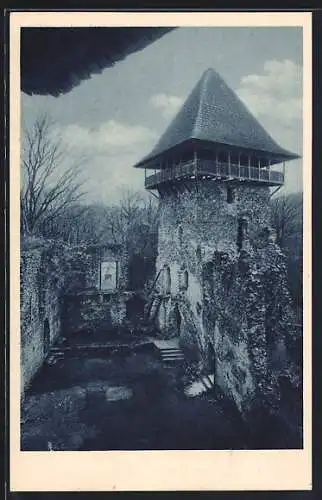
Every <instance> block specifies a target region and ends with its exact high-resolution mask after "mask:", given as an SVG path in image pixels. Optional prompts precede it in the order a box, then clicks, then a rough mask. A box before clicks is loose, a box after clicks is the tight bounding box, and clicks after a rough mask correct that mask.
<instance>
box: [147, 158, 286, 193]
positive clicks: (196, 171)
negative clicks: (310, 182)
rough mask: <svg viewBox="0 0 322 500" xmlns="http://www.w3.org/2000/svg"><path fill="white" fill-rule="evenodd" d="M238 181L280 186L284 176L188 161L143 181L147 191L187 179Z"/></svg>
mask: <svg viewBox="0 0 322 500" xmlns="http://www.w3.org/2000/svg"><path fill="white" fill-rule="evenodd" d="M195 178H198V179H218V180H238V181H249V182H252V183H262V184H266V185H268V186H282V185H283V184H284V174H283V173H282V172H276V171H273V170H270V169H265V168H258V167H249V166H244V165H236V164H234V163H232V164H228V163H222V162H216V161H214V160H200V159H198V160H197V161H196V162H194V161H189V162H186V163H181V164H180V165H176V166H174V167H173V168H171V169H165V170H160V171H158V172H156V173H155V174H153V175H149V176H148V177H146V179H145V187H146V188H147V189H157V187H158V186H159V185H160V184H164V183H168V182H176V181H180V180H189V179H195Z"/></svg>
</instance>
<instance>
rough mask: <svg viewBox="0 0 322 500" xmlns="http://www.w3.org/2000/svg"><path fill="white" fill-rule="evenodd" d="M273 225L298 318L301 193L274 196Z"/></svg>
mask: <svg viewBox="0 0 322 500" xmlns="http://www.w3.org/2000/svg"><path fill="white" fill-rule="evenodd" d="M271 209H272V211H271V213H272V225H273V227H274V228H275V231H276V242H277V243H278V244H279V246H280V247H281V249H282V250H283V252H284V253H285V255H286V258H287V273H288V283H289V289H290V292H291V295H292V299H293V303H294V307H295V309H296V312H297V315H298V320H299V322H300V321H301V320H300V316H301V314H302V300H303V293H302V286H303V278H302V269H303V268H302V259H303V198H302V194H301V193H296V194H290V195H286V194H283V195H282V196H278V197H274V198H273V199H272V201H271Z"/></svg>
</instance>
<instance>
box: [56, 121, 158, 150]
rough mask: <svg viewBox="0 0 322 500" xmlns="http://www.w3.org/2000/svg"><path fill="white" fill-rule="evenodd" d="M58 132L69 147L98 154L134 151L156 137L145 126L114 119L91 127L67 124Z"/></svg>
mask: <svg viewBox="0 0 322 500" xmlns="http://www.w3.org/2000/svg"><path fill="white" fill-rule="evenodd" d="M59 134H60V136H61V137H62V139H63V141H64V142H65V144H67V145H68V146H69V147H71V148H73V149H78V150H83V151H87V152H92V153H93V154H95V153H96V154H98V155H99V154H111V155H112V154H119V152H120V151H122V152H123V153H124V152H135V151H136V150H137V149H138V148H139V149H141V148H142V149H143V150H144V149H145V148H146V147H149V146H150V144H151V141H153V140H155V139H156V138H157V136H156V134H155V132H153V131H152V130H150V129H149V128H147V127H144V126H142V125H127V124H124V123H120V122H117V121H115V120H109V121H107V122H104V123H101V124H100V125H99V126H98V127H95V128H91V129H90V128H86V127H83V126H81V125H77V124H69V125H65V126H63V127H60V130H59Z"/></svg>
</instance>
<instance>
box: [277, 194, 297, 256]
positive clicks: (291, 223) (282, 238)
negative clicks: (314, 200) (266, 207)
mask: <svg viewBox="0 0 322 500" xmlns="http://www.w3.org/2000/svg"><path fill="white" fill-rule="evenodd" d="M302 207H303V204H302V198H301V196H300V195H288V196H287V195H285V194H283V195H282V196H278V197H276V198H273V199H272V203H271V209H272V223H273V226H274V228H275V231H276V240H277V243H278V244H279V245H280V247H281V248H285V246H286V245H287V244H288V242H289V241H290V240H292V239H294V238H298V237H299V236H300V235H301V231H302Z"/></svg>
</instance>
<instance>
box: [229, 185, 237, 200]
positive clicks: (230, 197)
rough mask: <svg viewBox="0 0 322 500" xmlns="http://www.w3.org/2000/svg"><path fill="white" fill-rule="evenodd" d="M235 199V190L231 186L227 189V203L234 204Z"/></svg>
mask: <svg viewBox="0 0 322 500" xmlns="http://www.w3.org/2000/svg"><path fill="white" fill-rule="evenodd" d="M235 198H236V192H235V189H234V188H233V187H231V186H228V187H227V203H234V201H235Z"/></svg>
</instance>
